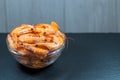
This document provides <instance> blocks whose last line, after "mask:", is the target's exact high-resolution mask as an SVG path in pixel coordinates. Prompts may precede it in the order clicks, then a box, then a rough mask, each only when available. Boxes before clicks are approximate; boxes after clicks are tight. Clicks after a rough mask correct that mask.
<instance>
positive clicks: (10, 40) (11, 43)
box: [7, 35, 16, 50]
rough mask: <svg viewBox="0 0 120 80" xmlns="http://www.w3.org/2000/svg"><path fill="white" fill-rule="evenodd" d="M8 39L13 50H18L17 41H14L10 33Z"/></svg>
mask: <svg viewBox="0 0 120 80" xmlns="http://www.w3.org/2000/svg"><path fill="white" fill-rule="evenodd" d="M7 39H8V45H9V47H10V48H11V49H13V50H16V45H15V43H14V41H13V40H12V38H11V36H10V35H8V36H7Z"/></svg>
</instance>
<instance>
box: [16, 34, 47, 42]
mask: <svg viewBox="0 0 120 80" xmlns="http://www.w3.org/2000/svg"><path fill="white" fill-rule="evenodd" d="M18 39H19V41H21V42H25V43H31V44H32V43H38V42H44V40H45V37H44V36H41V37H37V35H36V34H32V33H30V34H24V35H21V36H19V38H18Z"/></svg>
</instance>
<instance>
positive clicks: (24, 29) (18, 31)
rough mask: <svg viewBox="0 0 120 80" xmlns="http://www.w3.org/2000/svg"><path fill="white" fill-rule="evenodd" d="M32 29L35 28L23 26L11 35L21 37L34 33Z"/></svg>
mask: <svg viewBox="0 0 120 80" xmlns="http://www.w3.org/2000/svg"><path fill="white" fill-rule="evenodd" d="M32 28H33V26H31V25H27V24H23V25H21V26H20V27H17V28H15V29H14V30H13V31H12V32H11V35H12V36H13V35H15V34H16V35H15V36H19V35H20V34H24V33H28V32H32Z"/></svg>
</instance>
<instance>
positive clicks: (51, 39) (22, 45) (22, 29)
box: [7, 21, 65, 56]
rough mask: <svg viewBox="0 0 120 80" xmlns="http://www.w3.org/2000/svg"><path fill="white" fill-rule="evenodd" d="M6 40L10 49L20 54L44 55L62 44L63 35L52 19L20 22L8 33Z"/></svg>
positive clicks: (63, 40)
mask: <svg viewBox="0 0 120 80" xmlns="http://www.w3.org/2000/svg"><path fill="white" fill-rule="evenodd" d="M7 41H8V45H9V47H10V49H12V50H14V51H18V52H19V54H21V55H26V54H30V53H33V54H39V55H43V56H46V55H47V54H49V53H50V52H52V51H54V50H56V49H58V48H60V47H61V46H63V44H64V42H65V35H64V33H62V32H61V31H60V30H59V26H58V24H57V23H56V22H54V21H53V22H51V24H44V23H40V24H36V25H29V24H22V25H20V26H19V27H16V28H15V29H14V30H12V31H11V32H10V33H9V34H8V36H7Z"/></svg>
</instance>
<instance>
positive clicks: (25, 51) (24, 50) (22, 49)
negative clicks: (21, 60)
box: [17, 47, 31, 55]
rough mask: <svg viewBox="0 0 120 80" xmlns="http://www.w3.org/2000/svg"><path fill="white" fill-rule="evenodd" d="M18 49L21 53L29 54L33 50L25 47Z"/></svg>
mask: <svg viewBox="0 0 120 80" xmlns="http://www.w3.org/2000/svg"><path fill="white" fill-rule="evenodd" d="M17 50H18V53H20V54H21V55H27V54H30V53H31V52H30V51H29V50H27V49H25V48H23V47H19V48H17Z"/></svg>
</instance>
